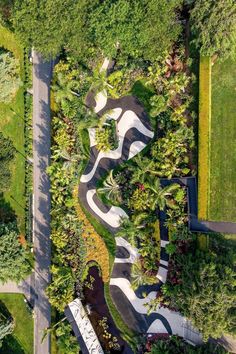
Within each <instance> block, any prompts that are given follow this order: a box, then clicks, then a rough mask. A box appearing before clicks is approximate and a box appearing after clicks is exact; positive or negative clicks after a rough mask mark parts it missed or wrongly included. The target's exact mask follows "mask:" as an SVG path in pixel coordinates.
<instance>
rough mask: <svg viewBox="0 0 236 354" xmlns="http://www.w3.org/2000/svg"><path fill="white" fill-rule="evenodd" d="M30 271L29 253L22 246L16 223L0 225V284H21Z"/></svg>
mask: <svg viewBox="0 0 236 354" xmlns="http://www.w3.org/2000/svg"><path fill="white" fill-rule="evenodd" d="M29 271H30V264H29V262H28V252H27V250H26V249H25V248H24V247H23V246H22V245H21V244H20V241H19V235H18V232H17V227H16V224H15V223H8V224H3V223H0V282H3V283H5V282H7V281H8V280H12V281H16V282H19V281H20V280H22V279H24V278H25V277H26V275H27V274H28V273H29Z"/></svg>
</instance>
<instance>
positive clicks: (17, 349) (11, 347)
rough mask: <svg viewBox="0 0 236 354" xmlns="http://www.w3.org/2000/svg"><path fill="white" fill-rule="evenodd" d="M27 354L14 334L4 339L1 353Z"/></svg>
mask: <svg viewBox="0 0 236 354" xmlns="http://www.w3.org/2000/svg"><path fill="white" fill-rule="evenodd" d="M10 353H11V354H25V351H24V349H22V347H21V345H20V343H19V342H18V341H17V339H16V338H15V337H14V336H13V335H8V336H6V337H5V338H4V339H3V343H2V347H1V348H0V354H10Z"/></svg>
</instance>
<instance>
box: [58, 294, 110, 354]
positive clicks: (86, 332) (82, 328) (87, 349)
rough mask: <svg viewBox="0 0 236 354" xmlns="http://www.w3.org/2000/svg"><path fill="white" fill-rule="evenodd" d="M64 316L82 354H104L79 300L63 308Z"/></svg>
mask: <svg viewBox="0 0 236 354" xmlns="http://www.w3.org/2000/svg"><path fill="white" fill-rule="evenodd" d="M64 312H65V315H66V317H67V319H68V321H69V322H70V324H71V327H72V328H73V331H74V333H75V336H76V338H77V340H78V342H79V345H80V348H81V351H82V353H83V354H104V352H103V349H102V347H101V344H100V342H99V340H98V337H97V335H96V333H95V331H94V329H93V326H92V324H91V322H90V320H89V318H88V316H87V313H86V312H85V309H84V307H83V304H82V302H81V300H80V299H78V298H77V299H75V300H74V301H72V302H71V303H69V305H68V306H67V307H66V308H65V311H64Z"/></svg>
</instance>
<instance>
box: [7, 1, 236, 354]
mask: <svg viewBox="0 0 236 354" xmlns="http://www.w3.org/2000/svg"><path fill="white" fill-rule="evenodd" d="M235 6H236V5H235V4H234V2H233V1H231V0H227V1H225V0H219V1H217V3H216V2H215V1H213V0H212V1H207V0H196V1H194V0H193V1H191V0H188V1H187V0H186V1H181V0H171V1H168V2H164V1H162V0H145V1H141V0H133V1H128V0H115V1H111V0H105V1H99V0H96V1H90V0H89V1H87V0H86V1H85V0H81V1H79V2H75V1H72V0H65V1H63V2H62V1H60V0H57V1H55V0H54V1H53V0H49V1H46V2H45V1H39V2H36V1H33V2H32V1H30V0H24V1H22V0H21V1H20V0H16V1H14V2H7V1H3V5H2V11H1V21H2V23H4V25H5V26H8V27H10V28H11V29H14V31H15V32H16V34H17V36H18V38H19V39H20V41H21V42H22V43H23V45H24V46H25V48H30V47H32V46H34V48H35V49H36V50H38V51H40V52H41V53H42V54H43V55H44V56H45V58H51V57H57V58H58V60H57V64H56V66H55V68H54V77H53V81H52V88H51V96H52V98H51V110H52V150H51V152H52V159H51V166H50V167H49V169H48V173H49V175H50V179H51V195H52V209H51V220H52V221H51V239H52V243H53V254H52V267H51V273H52V282H51V284H50V286H49V287H48V289H47V294H48V297H49V299H50V302H51V304H52V306H53V309H54V315H53V317H54V318H53V320H54V324H53V326H52V328H50V329H48V330H49V331H50V332H51V333H52V335H53V339H54V340H55V349H53V350H54V351H55V353H63V354H66V353H76V352H78V345H77V343H76V341H75V337H74V336H73V335H72V331H71V329H70V327H69V325H68V324H67V322H65V321H64V315H63V311H64V308H65V306H66V305H67V304H68V303H69V302H71V301H72V300H73V299H74V298H75V297H76V296H79V297H80V298H81V299H82V300H83V301H84V303H85V304H86V296H85V295H86V291H88V289H90V288H91V287H93V279H92V278H91V276H89V274H90V273H89V272H90V270H89V268H91V267H92V266H94V265H96V266H97V267H98V268H99V271H100V274H101V278H102V280H103V283H104V292H105V298H106V302H107V305H108V308H109V311H110V314H111V316H112V317H113V320H114V323H115V326H116V327H117V329H118V330H119V332H120V335H121V336H122V337H123V338H124V339H125V340H126V341H127V342H128V343H129V345H130V346H131V347H132V348H133V350H134V352H136V351H137V350H138V349H137V348H141V347H140V342H141V341H142V340H143V339H142V340H141V338H140V337H139V336H138V335H137V334H136V333H133V332H132V331H130V329H129V328H128V327H127V325H126V324H125V323H124V322H123V320H122V317H121V315H120V313H119V312H118V311H117V309H116V308H115V306H114V304H113V303H112V298H111V296H110V293H109V279H110V275H111V272H112V267H113V262H114V258H115V240H114V235H112V234H111V233H110V232H109V231H108V230H106V229H105V227H104V226H103V225H101V224H99V222H98V221H97V220H95V219H94V217H92V216H91V215H90V214H89V213H88V212H87V211H86V210H84V209H83V206H82V205H81V204H80V200H79V198H78V184H79V179H80V176H81V174H82V173H83V170H84V168H85V166H86V164H87V162H88V160H89V152H90V147H89V135H88V128H95V132H96V134H95V140H96V144H97V149H98V150H99V151H101V152H107V151H109V150H115V149H116V148H117V143H118V142H117V134H116V123H115V121H114V120H111V119H109V112H108V113H107V114H104V115H100V116H99V117H98V116H97V115H96V114H95V112H94V111H93V110H92V109H91V108H89V107H88V106H87V104H86V96H87V94H88V92H89V91H90V90H93V91H94V92H95V93H98V92H100V91H102V90H103V89H106V91H107V93H108V97H110V98H114V99H116V98H120V97H123V96H127V95H133V96H135V97H137V98H138V100H139V101H140V103H141V104H142V105H143V106H144V108H145V111H146V113H147V114H148V117H149V119H150V122H151V126H152V130H153V131H154V138H153V140H152V142H151V143H150V144H149V145H148V146H147V147H146V148H145V149H144V150H143V152H142V153H141V154H139V155H137V156H136V157H135V158H133V159H132V160H130V161H128V162H125V163H123V164H122V165H120V166H119V167H118V168H116V169H114V170H113V171H111V172H109V173H107V174H106V175H104V178H102V179H101V180H100V181H99V183H98V185H97V191H98V196H99V198H100V199H101V200H102V201H103V202H104V203H106V204H108V205H115V206H120V207H121V208H122V209H124V210H125V211H126V212H127V213H128V215H129V219H127V218H124V219H123V220H122V224H121V227H120V229H119V232H118V233H117V234H116V236H122V237H123V238H125V239H126V240H127V241H129V243H130V244H131V245H133V246H134V247H137V248H138V249H139V253H140V258H139V259H138V261H136V262H135V263H134V264H133V266H132V271H131V273H132V274H131V275H132V280H131V283H132V288H133V289H137V288H138V287H139V286H140V285H145V284H148V285H152V284H155V283H156V281H157V278H156V273H157V271H158V268H159V263H160V254H161V242H160V232H161V229H160V223H159V217H160V213H164V216H165V227H166V228H167V230H168V234H169V240H170V243H169V244H168V246H166V251H167V253H168V254H169V257H170V261H169V268H168V277H167V282H166V284H165V285H163V286H162V287H161V290H160V291H159V292H158V293H157V296H156V299H154V300H153V301H152V302H151V304H149V305H148V311H150V312H151V311H153V310H154V309H156V308H157V307H158V306H159V305H161V306H163V307H167V308H170V309H172V310H173V311H180V312H181V313H182V314H183V315H184V316H186V317H187V318H188V319H190V320H191V322H192V323H193V325H194V326H195V327H196V328H197V329H198V330H199V331H200V332H201V334H202V337H203V340H204V342H207V341H208V339H209V338H216V339H217V338H219V337H221V336H222V335H223V334H224V333H227V334H231V335H234V334H235V311H234V303H235V275H236V274H235V246H234V244H233V243H232V242H231V241H228V240H226V239H225V238H224V237H223V236H222V235H218V234H209V235H208V234H205V235H201V234H200V235H199V234H197V233H195V232H190V231H189V229H188V221H189V214H188V190H187V188H186V187H183V186H182V185H181V184H180V183H178V182H176V181H174V182H172V181H171V179H172V178H174V177H178V178H182V177H189V176H193V175H197V173H198V168H199V166H198V164H197V149H198V139H197V131H198V95H199V92H198V85H199V82H198V65H199V55H200V54H201V55H202V56H209V57H211V58H212V61H213V62H217V63H218V62H220V61H221V62H223V61H224V60H226V59H228V58H230V57H231V56H232V55H233V54H234V52H235V46H236V40H235V38H236V35H235V33H236V28H235V23H236V21H235V13H236V12H235ZM209 17H211V21H208V18H209ZM219 24H220V26H219ZM216 28H217V29H218V30H217V31H216V30H215V29H216ZM225 34H227V41H226V40H225V36H226V35H225ZM0 56H2V63H3V64H2V66H3V68H2V69H1V67H0V70H5V74H4V76H3V77H7V76H6V75H14V76H15V74H14V73H15V71H16V70H17V67H18V65H19V64H17V63H16V62H13V60H14V58H13V57H12V55H11V53H10V54H9V53H6V51H5V50H2V51H0ZM104 58H109V59H110V60H112V61H113V65H112V70H110V71H109V72H108V74H106V73H104V72H101V71H100V67H101V65H102V62H103V60H104ZM230 60H231V59H230ZM0 64H1V61H0ZM4 65H5V66H6V65H8V69H7V73H6V68H5V69H4ZM8 70H12V71H13V74H12V73H9V72H8ZM5 85H6V88H5V89H4V90H3V92H2V95H5V94H8V97H13V96H14V94H15V92H16V87H20V86H21V82H20V80H19V78H17V76H15V80H14V82H13V85H12V86H11V87H8V86H9V83H8V81H7V80H5ZM20 89H21V88H20ZM20 89H19V90H20ZM12 95H13V96H12ZM0 97H1V95H0ZM0 107H1V106H0ZM0 124H1V123H0ZM0 126H1V125H0ZM0 138H1V140H2V142H3V144H1V149H2V150H3V151H2V152H1V161H0V163H2V164H3V166H4V168H3V169H1V172H0V173H4V175H3V176H2V178H1V182H0V183H2V181H3V180H4V178H5V180H6V181H7V183H9V174H10V171H11V170H10V163H9V161H10V160H11V159H13V158H14V156H15V154H16V152H15V150H14V148H13V145H12V144H13V143H12V141H11V140H9V139H7V137H6V136H4V135H3V136H2V137H1V136H0ZM2 146H3V147H2ZM2 156H3V158H2ZM165 181H168V183H166V182H165ZM7 183H4V182H3V183H2V184H3V189H4V188H6V187H7ZM3 192H4V190H3ZM4 203H5V202H4ZM5 204H6V203H5ZM6 207H7V206H5V207H4V208H2V209H1V210H3V211H2V213H3V218H5V219H3V221H4V224H3V225H2V227H0V237H2V240H4V243H3V244H0V254H1V248H2V254H4V255H5V253H6V252H8V249H9V247H7V245H9V244H11V247H12V250H13V247H14V252H17V253H18V254H19V257H18V258H17V262H18V263H17V264H19V267H18V269H20V272H19V274H15V272H16V267H15V263H14V265H11V264H10V259H9V257H7V256H5V257H7V259H6V260H5V258H1V259H3V265H4V266H6V274H5V273H4V274H3V275H2V279H3V280H5V279H9V278H10V276H11V277H12V279H13V280H19V279H20V278H21V277H23V276H25V274H27V272H28V271H29V269H28V266H27V264H28V263H27V262H26V260H27V251H26V249H25V248H24V247H23V248H22V247H21V246H20V244H19V242H18V241H17V240H18V239H17V230H16V227H17V225H16V223H14V220H12V219H10V220H9V219H8V218H9V214H8V213H6V212H5V210H6ZM8 207H10V206H9V203H8ZM5 220H6V221H5ZM6 222H7V225H6ZM202 239H204V240H207V242H203V244H202V242H201V240H202ZM7 261H9V267H11V266H12V267H15V269H14V272H12V271H9V274H8V273H7V271H8V269H10V268H8V263H7ZM1 269H4V267H3V268H2V267H1ZM13 274H15V275H14V278H13ZM4 276H5V278H3V277H4ZM0 279H1V273H0ZM88 279H89V280H88ZM101 321H103V322H101V326H100V327H101V328H100V329H99V330H104V333H103V335H104V336H105V335H106V331H107V330H108V327H109V326H108V327H107V323H106V321H105V320H101ZM9 323H10V322H9V320H8V322H6V325H5V327H6V328H7V326H8V325H9ZM0 335H1V334H0ZM0 338H1V337H0ZM145 340H146V339H145ZM113 344H114V343H113ZM106 345H108V347H106V350H107V352H108V353H109V352H111V353H112V349H114V348H112V347H110V348H109V341H108V342H107V343H106ZM173 348H175V350H176V351H175V352H177V349H176V348H178V350H179V352H180V353H185V352H186V353H195V352H196V353H208V352H209V353H217V352H219V353H221V352H222V353H224V350H223V349H221V348H218V347H216V346H215V347H214V346H212V345H211V344H203V346H202V347H200V348H192V347H190V346H189V345H188V344H186V343H185V342H182V341H181V340H180V339H179V338H175V337H170V338H164V339H160V338H157V339H156V340H155V341H154V342H151V343H149V341H148V339H147V340H146V343H145V344H144V345H143V344H142V353H145V352H151V353H173Z"/></svg>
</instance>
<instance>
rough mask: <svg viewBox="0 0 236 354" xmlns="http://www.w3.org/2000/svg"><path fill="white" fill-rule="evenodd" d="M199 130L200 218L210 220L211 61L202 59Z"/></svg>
mask: <svg viewBox="0 0 236 354" xmlns="http://www.w3.org/2000/svg"><path fill="white" fill-rule="evenodd" d="M199 76H200V78H199V85H200V87H199V128H198V134H199V139H198V218H199V219H201V220H206V219H207V218H208V201H209V196H208V189H209V168H210V167H209V149H210V131H209V129H210V121H211V59H210V58H209V57H201V58H200V70H199Z"/></svg>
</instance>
